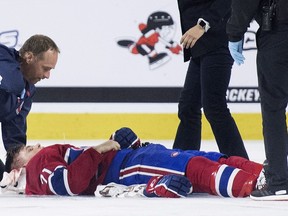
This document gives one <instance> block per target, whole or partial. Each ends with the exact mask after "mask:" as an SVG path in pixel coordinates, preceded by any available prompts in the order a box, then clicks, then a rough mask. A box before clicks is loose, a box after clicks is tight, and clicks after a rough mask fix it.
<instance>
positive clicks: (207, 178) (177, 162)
mask: <svg viewBox="0 0 288 216" xmlns="http://www.w3.org/2000/svg"><path fill="white" fill-rule="evenodd" d="M261 169H262V165H261V164H257V163H254V162H252V161H249V160H247V159H244V158H241V157H230V158H226V157H225V156H224V155H223V154H220V153H216V152H201V151H182V150H177V149H173V150H171V149H167V148H165V147H164V146H162V145H160V144H149V145H147V146H145V147H140V148H137V149H132V148H129V149H123V150H120V151H109V152H107V153H104V154H100V153H98V152H97V151H95V150H94V149H93V148H76V147H74V146H72V145H68V144H65V145H59V144H56V145H52V146H49V147H45V148H44V149H42V150H41V151H40V152H39V153H38V154H36V155H35V156H34V157H33V158H32V159H31V160H30V161H29V163H28V164H27V166H26V181H27V185H26V194H38V195H45V194H46V195H52V194H56V195H93V194H94V191H95V190H96V187H97V185H99V184H107V183H110V182H116V183H120V184H124V185H132V184H143V183H144V184H145V183H148V181H149V180H150V178H151V177H155V176H162V175H168V174H177V175H183V176H186V177H187V178H188V179H189V180H190V181H191V183H192V185H193V191H195V192H205V193H210V194H215V195H216V194H217V195H221V196H232V197H238V196H241V197H242V196H247V195H249V193H250V192H251V191H252V189H254V186H255V184H256V181H257V177H258V175H259V173H260V172H261Z"/></svg>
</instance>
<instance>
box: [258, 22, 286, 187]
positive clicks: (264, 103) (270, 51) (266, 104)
mask: <svg viewBox="0 0 288 216" xmlns="http://www.w3.org/2000/svg"><path fill="white" fill-rule="evenodd" d="M287 35H288V26H287V30H284V29H282V31H277V32H276V31H275V32H273V31H272V32H268V33H267V32H266V33H263V32H262V33H261V32H258V34H257V46H258V54H257V70H258V83H259V91H260V98H261V111H262V124H263V136H264V145H265V153H266V158H267V161H268V171H267V174H268V175H267V177H268V179H267V180H268V186H269V187H270V189H271V190H281V189H284V188H285V189H287V190H288V173H287V152H288V147H287V146H288V134H287V124H286V107H287V102H288V37H287Z"/></svg>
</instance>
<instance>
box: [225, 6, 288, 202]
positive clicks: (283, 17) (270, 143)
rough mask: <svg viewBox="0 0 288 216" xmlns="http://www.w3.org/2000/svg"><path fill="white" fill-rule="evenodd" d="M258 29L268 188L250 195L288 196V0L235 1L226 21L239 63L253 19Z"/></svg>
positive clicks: (275, 198) (260, 90) (259, 73)
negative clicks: (244, 36)
mask: <svg viewBox="0 0 288 216" xmlns="http://www.w3.org/2000/svg"><path fill="white" fill-rule="evenodd" d="M253 17H254V18H255V19H256V21H257V22H258V24H259V29H258V31H257V36H256V40H257V48H258V52H257V74H258V85H259V92H260V98H261V100H260V102H261V112H262V125H263V136H264V146H265V154H266V159H267V163H268V165H267V166H266V169H265V176H266V180H267V187H264V188H263V189H262V190H256V191H254V192H253V193H252V194H251V198H252V199H255V200H281V199H287V198H288V171H287V151H288V147H287V146H288V136H287V124H286V107H287V102H288V60H287V59H288V58H287V52H288V38H287V34H288V1H287V0H254V1H251V0H233V1H232V15H231V18H230V19H229V21H228V23H227V33H228V35H229V40H230V42H229V49H230V52H231V55H232V57H233V58H234V59H235V61H236V62H237V63H238V64H239V65H240V64H242V63H243V62H244V56H243V55H242V44H243V35H244V33H245V32H246V30H247V26H249V23H250V22H251V20H252V19H253Z"/></svg>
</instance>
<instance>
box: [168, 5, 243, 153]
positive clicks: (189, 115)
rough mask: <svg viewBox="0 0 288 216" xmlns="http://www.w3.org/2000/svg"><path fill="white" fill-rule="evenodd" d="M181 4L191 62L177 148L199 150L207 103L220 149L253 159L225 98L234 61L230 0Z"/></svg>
mask: <svg viewBox="0 0 288 216" xmlns="http://www.w3.org/2000/svg"><path fill="white" fill-rule="evenodd" d="M178 6H179V11H180V19H181V27H182V32H183V36H182V38H181V43H182V44H183V48H184V61H189V60H190V62H189V67H188V71H187V75H186V80H185V83H184V87H183V89H182V92H181V95H180V99H179V105H178V108H179V110H178V117H179V119H180V124H179V126H178V130H177V134H176V137H175V141H174V145H173V148H180V149H184V150H187V149H194V150H199V149H200V143H201V128H202V123H201V122H202V111H201V108H203V111H204V114H205V116H206V118H207V120H208V121H209V123H210V126H211V128H212V131H213V134H214V136H215V139H216V142H217V145H218V148H219V151H220V152H221V153H224V154H226V155H228V156H232V155H236V156H241V157H244V158H248V155H247V152H246V149H245V147H244V144H243V140H242V138H241V135H240V133H239V130H238V128H237V125H236V123H235V121H234V119H233V117H232V116H231V113H230V111H229V109H228V107H227V101H226V91H227V88H228V85H229V82H230V76H231V68H232V65H233V59H232V57H231V55H230V53H229V49H228V38H227V35H226V22H227V20H228V17H229V16H230V7H231V1H229V0H178Z"/></svg>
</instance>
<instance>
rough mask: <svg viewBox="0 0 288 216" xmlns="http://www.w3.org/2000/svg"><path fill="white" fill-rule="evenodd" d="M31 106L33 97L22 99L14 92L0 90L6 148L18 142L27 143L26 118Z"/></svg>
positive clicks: (0, 117) (1, 118) (1, 117)
mask: <svg viewBox="0 0 288 216" xmlns="http://www.w3.org/2000/svg"><path fill="white" fill-rule="evenodd" d="M31 106H32V98H31V97H26V98H25V99H24V100H22V99H20V98H19V97H17V96H16V95H14V94H12V93H7V92H5V91H3V90H0V111H1V115H0V121H1V125H2V139H3V143H4V147H5V149H6V150H8V149H9V148H11V147H13V146H14V145H16V144H26V131H27V122H26V118H27V115H28V114H29V112H30V110H31Z"/></svg>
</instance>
